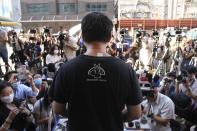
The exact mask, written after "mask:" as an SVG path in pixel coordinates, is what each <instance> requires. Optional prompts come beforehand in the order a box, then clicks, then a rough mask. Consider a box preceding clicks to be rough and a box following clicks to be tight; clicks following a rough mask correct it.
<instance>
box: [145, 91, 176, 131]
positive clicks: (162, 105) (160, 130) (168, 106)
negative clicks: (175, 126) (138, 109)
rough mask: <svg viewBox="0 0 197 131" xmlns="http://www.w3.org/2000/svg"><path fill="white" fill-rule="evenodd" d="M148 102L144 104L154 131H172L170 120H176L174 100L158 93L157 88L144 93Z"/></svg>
mask: <svg viewBox="0 0 197 131" xmlns="http://www.w3.org/2000/svg"><path fill="white" fill-rule="evenodd" d="M143 95H144V96H146V98H147V100H145V101H144V102H142V105H143V107H144V111H143V112H144V113H145V114H146V115H147V117H148V119H149V121H151V122H150V123H149V124H150V126H151V127H152V128H151V129H152V131H172V130H171V128H170V120H172V119H174V118H175V113H174V112H175V109H174V108H175V107H174V103H173V102H172V100H171V99H170V98H169V97H168V96H165V95H163V94H161V93H159V92H158V91H157V89H156V88H153V89H150V90H146V91H143Z"/></svg>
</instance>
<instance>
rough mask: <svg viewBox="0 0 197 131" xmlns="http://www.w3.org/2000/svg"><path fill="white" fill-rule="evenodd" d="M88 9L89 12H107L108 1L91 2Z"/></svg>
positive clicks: (87, 6)
mask: <svg viewBox="0 0 197 131" xmlns="http://www.w3.org/2000/svg"><path fill="white" fill-rule="evenodd" d="M86 11H88V12H94V11H96V12H105V11H107V4H106V3H91V4H87V5H86Z"/></svg>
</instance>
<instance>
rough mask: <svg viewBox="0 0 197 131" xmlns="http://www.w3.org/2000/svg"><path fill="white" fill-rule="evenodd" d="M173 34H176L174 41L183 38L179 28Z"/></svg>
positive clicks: (179, 40)
mask: <svg viewBox="0 0 197 131" xmlns="http://www.w3.org/2000/svg"><path fill="white" fill-rule="evenodd" d="M175 34H176V36H177V38H176V41H178V42H181V41H182V39H183V37H182V31H181V29H177V30H176V32H175Z"/></svg>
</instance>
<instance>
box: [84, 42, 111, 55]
mask: <svg viewBox="0 0 197 131" xmlns="http://www.w3.org/2000/svg"><path fill="white" fill-rule="evenodd" d="M86 46H87V52H86V53H85V55H88V56H110V55H109V54H108V53H107V52H106V46H107V44H106V43H100V42H94V43H90V44H86Z"/></svg>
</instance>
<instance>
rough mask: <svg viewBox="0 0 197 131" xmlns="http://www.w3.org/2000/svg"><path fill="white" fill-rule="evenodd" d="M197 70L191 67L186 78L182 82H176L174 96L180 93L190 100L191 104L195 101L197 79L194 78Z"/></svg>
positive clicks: (196, 97)
mask: <svg viewBox="0 0 197 131" xmlns="http://www.w3.org/2000/svg"><path fill="white" fill-rule="evenodd" d="M196 72H197V70H196V67H192V68H190V69H189V70H188V77H186V78H184V79H183V80H181V81H180V80H177V82H176V90H175V92H176V95H179V94H180V93H181V92H182V93H184V94H185V95H187V96H188V97H190V98H192V100H193V102H194V101H196V100H197V79H196V77H195V74H196Z"/></svg>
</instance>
